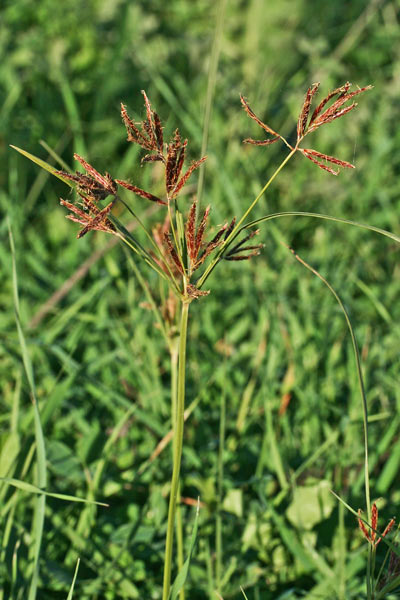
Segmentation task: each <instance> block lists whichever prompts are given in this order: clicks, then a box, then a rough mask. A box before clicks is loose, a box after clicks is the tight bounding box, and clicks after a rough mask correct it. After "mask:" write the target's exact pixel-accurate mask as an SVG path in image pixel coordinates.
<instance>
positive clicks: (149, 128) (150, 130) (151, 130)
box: [142, 90, 157, 148]
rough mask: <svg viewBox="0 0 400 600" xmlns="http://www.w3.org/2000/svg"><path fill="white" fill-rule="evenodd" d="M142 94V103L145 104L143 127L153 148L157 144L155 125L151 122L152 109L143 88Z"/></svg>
mask: <svg viewBox="0 0 400 600" xmlns="http://www.w3.org/2000/svg"><path fill="white" fill-rule="evenodd" d="M142 94H143V97H144V103H145V106H146V116H147V121H144V123H143V128H144V129H145V130H146V132H147V135H148V136H149V141H150V143H151V145H152V146H153V148H155V147H156V146H157V139H156V133H155V127H154V123H153V111H152V110H151V106H150V102H149V99H148V97H147V95H146V92H145V91H144V90H142Z"/></svg>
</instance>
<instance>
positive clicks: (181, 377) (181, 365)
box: [162, 302, 189, 600]
mask: <svg viewBox="0 0 400 600" xmlns="http://www.w3.org/2000/svg"><path fill="white" fill-rule="evenodd" d="M188 317H189V303H188V302H182V308H181V321H180V328H179V362H178V393H177V406H176V420H175V423H174V458H173V467H172V479H171V492H170V497H169V508H168V524H167V536H166V540H165V560H164V581H163V595H162V600H168V598H169V593H170V589H171V569H172V548H173V541H174V526H175V514H176V505H177V499H178V491H179V475H180V469H181V459H182V446H183V426H184V411H185V373H186V342H187V324H188Z"/></svg>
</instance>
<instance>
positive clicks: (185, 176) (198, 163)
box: [172, 156, 207, 198]
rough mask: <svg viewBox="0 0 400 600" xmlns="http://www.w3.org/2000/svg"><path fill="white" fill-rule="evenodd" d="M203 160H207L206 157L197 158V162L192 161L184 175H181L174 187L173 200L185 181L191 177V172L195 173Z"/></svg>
mask: <svg viewBox="0 0 400 600" xmlns="http://www.w3.org/2000/svg"><path fill="white" fill-rule="evenodd" d="M205 160H207V156H203V157H202V158H199V160H196V161H194V162H193V163H192V164H191V165H190V167H189V168H188V170H187V171H186V173H185V174H184V175H182V177H181V179H180V180H179V182H178V184H177V185H176V187H175V189H174V190H173V192H172V198H175V197H176V196H177V195H178V194H179V192H180V191H181V189H182V188H183V186H184V185H185V184H186V182H187V180H188V179H189V177H190V176H191V174H192V173H193V171H195V170H196V169H197V168H198V167H199V166H200V165H201V163H203V162H204V161H205Z"/></svg>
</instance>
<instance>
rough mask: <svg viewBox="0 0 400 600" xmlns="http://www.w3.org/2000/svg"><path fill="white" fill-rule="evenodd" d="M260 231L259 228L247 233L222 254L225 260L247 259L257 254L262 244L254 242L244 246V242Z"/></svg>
mask: <svg viewBox="0 0 400 600" xmlns="http://www.w3.org/2000/svg"><path fill="white" fill-rule="evenodd" d="M259 233H260V230H259V229H256V230H254V231H251V232H250V233H248V234H247V235H246V236H245V237H244V238H243V239H242V240H241V241H240V242H239V243H238V244H236V245H235V246H234V247H233V248H231V250H229V252H227V253H226V254H225V255H224V259H225V260H249V259H250V258H252V257H253V256H258V255H259V254H260V250H261V248H262V247H263V244H255V245H254V246H244V244H245V243H246V242H248V241H249V240H251V238H253V237H254V236H255V235H258V234H259ZM239 252H246V253H248V254H239Z"/></svg>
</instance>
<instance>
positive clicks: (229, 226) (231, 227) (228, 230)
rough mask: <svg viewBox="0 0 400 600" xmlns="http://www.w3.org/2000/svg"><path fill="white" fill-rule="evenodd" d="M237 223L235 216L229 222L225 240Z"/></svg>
mask: <svg viewBox="0 0 400 600" xmlns="http://www.w3.org/2000/svg"><path fill="white" fill-rule="evenodd" d="M235 224H236V217H233V219H232V221H231V222H230V223H229V225H228V227H227V230H226V232H225V235H224V240H226V239H227V238H228V237H229V236H230V235H231V233H232V231H233V228H234V227H235Z"/></svg>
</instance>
